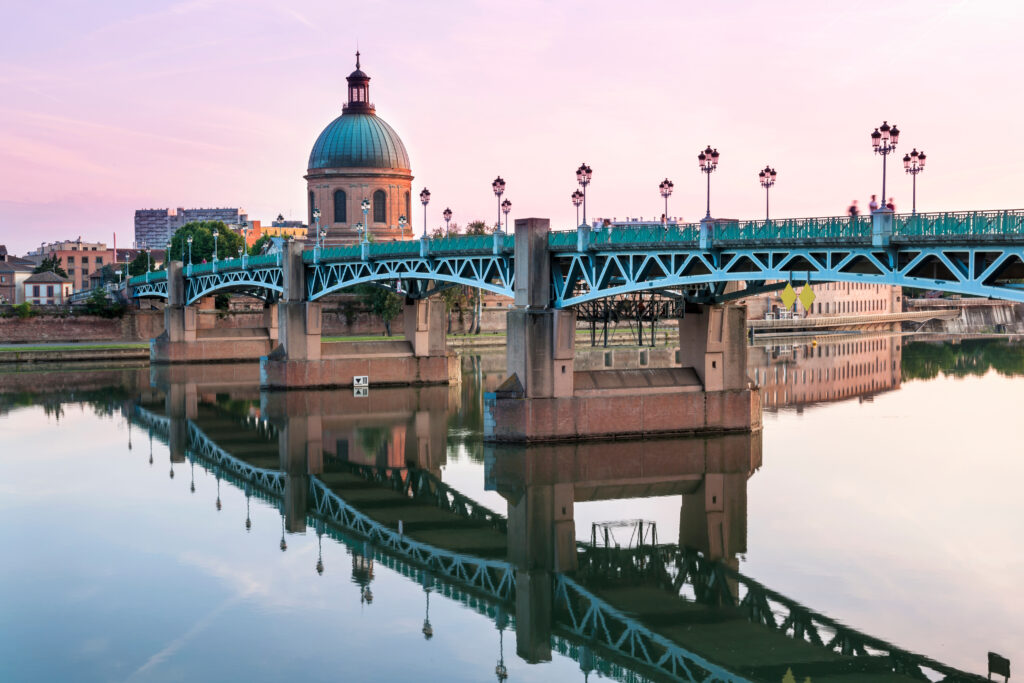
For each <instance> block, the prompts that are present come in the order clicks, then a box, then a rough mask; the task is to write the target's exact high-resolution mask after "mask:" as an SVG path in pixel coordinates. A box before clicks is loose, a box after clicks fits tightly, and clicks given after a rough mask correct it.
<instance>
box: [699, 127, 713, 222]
mask: <svg viewBox="0 0 1024 683" xmlns="http://www.w3.org/2000/svg"><path fill="white" fill-rule="evenodd" d="M697 165H698V166H699V167H700V171H701V173H707V174H708V212H707V215H706V216H704V218H711V174H712V173H714V172H715V169H716V168H718V149H717V148H716V149H711V145H708V148H707V149H706V150H704V151H703V152H701V153H700V154H698V155H697Z"/></svg>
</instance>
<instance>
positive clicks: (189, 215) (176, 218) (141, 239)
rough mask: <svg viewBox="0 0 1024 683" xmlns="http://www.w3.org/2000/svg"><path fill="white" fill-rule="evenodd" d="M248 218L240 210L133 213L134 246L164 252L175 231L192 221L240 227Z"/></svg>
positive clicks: (176, 210)
mask: <svg viewBox="0 0 1024 683" xmlns="http://www.w3.org/2000/svg"><path fill="white" fill-rule="evenodd" d="M245 220H248V216H247V215H246V214H244V213H242V209H239V208H214V209H183V208H181V207H178V208H177V209H136V210H135V246H136V247H137V248H139V249H163V248H164V247H165V246H167V242H168V241H170V239H171V236H172V235H174V233H175V232H177V230H178V228H180V227H181V226H183V225H185V224H186V223H192V222H194V221H223V222H224V223H225V224H226V225H239V224H240V223H242V222H243V221H245Z"/></svg>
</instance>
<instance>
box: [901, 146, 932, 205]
mask: <svg viewBox="0 0 1024 683" xmlns="http://www.w3.org/2000/svg"><path fill="white" fill-rule="evenodd" d="M926 158H927V157H925V155H924V150H921V151H920V152H918V151H917V148H916V147H915V148H914V151H912V152H911V153H910V154H906V155H904V157H903V168H904V170H906V172H907V173H909V174H910V177H911V178H913V180H914V194H913V205H912V208H911V212H912V213H913V214H915V215H916V214H917V174H918V173H920V172H921V171H923V170H924V162H925V159H926Z"/></svg>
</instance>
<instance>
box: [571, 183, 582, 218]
mask: <svg viewBox="0 0 1024 683" xmlns="http://www.w3.org/2000/svg"><path fill="white" fill-rule="evenodd" d="M570 197H571V198H572V205H573V206H575V207H576V225H579V224H580V204H582V203H583V193H582V192H580V191H579V190H574V191H573V193H572V194H571V195H570Z"/></svg>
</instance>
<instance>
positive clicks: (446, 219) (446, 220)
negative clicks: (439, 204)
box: [441, 208, 452, 237]
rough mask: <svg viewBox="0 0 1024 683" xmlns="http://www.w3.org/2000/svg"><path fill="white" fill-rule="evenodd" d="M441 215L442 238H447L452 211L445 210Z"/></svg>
mask: <svg viewBox="0 0 1024 683" xmlns="http://www.w3.org/2000/svg"><path fill="white" fill-rule="evenodd" d="M441 215H442V216H444V236H445V237H447V236H448V223H449V221H451V219H452V210H451V209H448V208H446V209H445V210H444V212H443V213H442V214H441Z"/></svg>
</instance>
